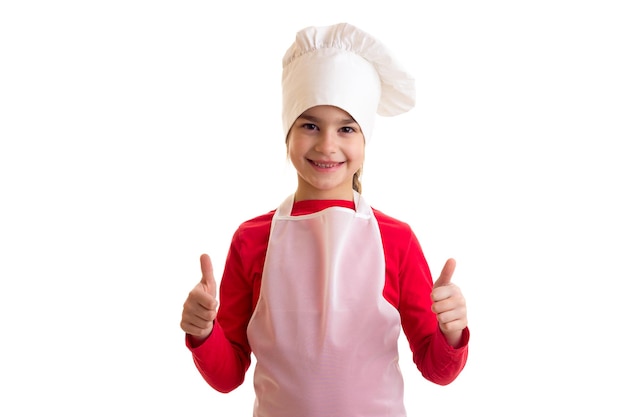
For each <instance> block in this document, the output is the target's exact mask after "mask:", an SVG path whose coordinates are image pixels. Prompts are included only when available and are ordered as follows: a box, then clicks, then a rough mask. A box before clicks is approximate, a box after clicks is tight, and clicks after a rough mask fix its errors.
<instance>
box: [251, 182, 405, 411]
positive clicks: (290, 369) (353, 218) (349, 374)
mask: <svg viewBox="0 0 626 417" xmlns="http://www.w3.org/2000/svg"><path fill="white" fill-rule="evenodd" d="M354 198H355V202H356V203H357V204H356V211H354V210H350V209H347V208H344V207H330V208H327V209H325V210H322V211H320V212H317V213H313V214H309V215H303V216H291V209H292V206H293V195H292V196H290V197H289V198H287V199H286V200H285V201H284V202H283V204H281V206H280V207H279V208H278V209H277V210H276V213H275V214H274V217H273V219H272V226H271V232H270V238H269V244H268V249H267V253H266V259H265V266H264V270H263V277H262V281H261V293H260V296H259V300H258V303H257V306H256V309H255V311H254V313H253V315H252V318H251V319H250V323H249V325H248V339H249V342H250V346H251V348H252V351H253V352H254V355H255V358H256V362H257V363H256V368H255V372H254V387H255V392H256V401H255V405H254V416H255V417H333V416H337V417H383V416H384V417H403V416H406V413H405V409H404V403H403V395H404V384H403V380H402V376H401V373H400V369H399V365H398V348H397V342H398V337H399V335H400V315H399V313H398V311H397V310H396V309H395V308H394V307H393V306H392V305H391V304H389V302H387V301H386V300H385V299H384V298H383V295H382V293H383V286H384V284H385V258H384V252H383V247H382V241H381V237H380V231H379V228H378V222H377V221H376V218H375V217H374V214H373V213H372V210H371V208H370V207H369V206H368V205H367V203H366V202H365V200H364V199H363V198H362V196H361V195H360V194H358V193H356V192H355V193H354Z"/></svg>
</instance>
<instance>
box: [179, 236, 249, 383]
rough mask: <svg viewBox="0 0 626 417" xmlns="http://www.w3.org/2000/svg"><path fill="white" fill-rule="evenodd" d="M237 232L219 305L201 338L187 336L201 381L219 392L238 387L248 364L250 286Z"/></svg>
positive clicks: (225, 271) (222, 282)
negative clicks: (208, 329)
mask: <svg viewBox="0 0 626 417" xmlns="http://www.w3.org/2000/svg"><path fill="white" fill-rule="evenodd" d="M239 239H240V238H239V234H236V235H235V237H234V238H233V241H232V244H231V248H230V250H229V253H228V256H227V258H226V263H225V268H224V274H223V277H222V281H221V284H220V307H219V310H218V312H217V317H216V319H215V321H214V322H213V325H212V331H211V332H210V335H208V337H206V338H204V340H203V339H202V338H201V337H200V338H198V337H196V336H193V335H190V334H189V333H188V334H187V335H186V345H187V347H188V348H189V350H190V351H191V353H192V356H193V361H194V363H195V365H196V367H197V369H198V371H199V372H200V374H201V375H202V377H203V378H204V380H205V381H206V382H207V383H208V384H209V385H211V387H213V388H214V389H215V390H217V391H219V392H230V391H232V390H234V389H235V388H237V387H238V386H240V385H241V384H242V383H243V381H244V377H245V373H246V371H247V370H248V368H249V367H250V362H251V361H250V346H249V344H248V340H247V335H246V328H247V325H248V321H249V319H250V316H251V315H252V305H253V303H252V285H251V279H249V278H247V277H248V275H246V271H245V268H244V265H243V260H242V255H241V245H240V240H239Z"/></svg>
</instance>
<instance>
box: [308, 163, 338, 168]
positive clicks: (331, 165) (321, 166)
mask: <svg viewBox="0 0 626 417" xmlns="http://www.w3.org/2000/svg"><path fill="white" fill-rule="evenodd" d="M313 163H314V164H315V166H318V167H320V168H332V167H334V166H337V165H338V164H320V163H318V162H313Z"/></svg>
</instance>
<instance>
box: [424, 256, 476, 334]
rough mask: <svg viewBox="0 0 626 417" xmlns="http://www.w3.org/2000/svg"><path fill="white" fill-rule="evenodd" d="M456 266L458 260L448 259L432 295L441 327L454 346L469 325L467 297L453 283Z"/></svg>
mask: <svg viewBox="0 0 626 417" xmlns="http://www.w3.org/2000/svg"><path fill="white" fill-rule="evenodd" d="M455 268H456V261H455V260H454V259H448V261H447V262H446V264H445V265H444V267H443V269H442V271H441V275H440V276H439V278H438V279H437V281H435V283H434V284H433V291H432V293H431V295H430V298H431V300H432V302H433V304H432V311H433V313H435V314H436V315H437V321H438V322H439V328H440V329H441V331H442V332H443V334H444V335H445V336H446V339H447V340H448V342H449V343H450V345H452V346H455V345H456V344H458V342H459V341H460V340H461V335H462V332H463V329H465V328H466V327H467V310H466V306H465V297H463V294H462V293H461V289H460V288H459V287H457V286H456V285H454V284H453V283H452V274H453V273H454V269H455Z"/></svg>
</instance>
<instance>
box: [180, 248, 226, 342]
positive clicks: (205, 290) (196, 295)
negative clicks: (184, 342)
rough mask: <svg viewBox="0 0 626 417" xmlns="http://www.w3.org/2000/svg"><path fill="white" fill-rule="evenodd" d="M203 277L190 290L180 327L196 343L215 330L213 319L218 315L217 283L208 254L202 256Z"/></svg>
mask: <svg viewBox="0 0 626 417" xmlns="http://www.w3.org/2000/svg"><path fill="white" fill-rule="evenodd" d="M200 269H201V270H202V278H201V279H200V282H199V283H198V284H196V286H195V287H194V288H193V289H192V290H191V291H190V292H189V296H188V297H187V300H186V301H185V303H184V305H183V315H182V319H181V321H180V327H181V329H183V331H184V332H185V333H187V334H189V335H190V336H191V337H192V339H193V340H194V342H195V343H201V342H203V341H204V340H206V338H207V337H209V335H210V334H211V332H212V331H213V320H215V316H216V315H217V304H218V303H217V298H216V297H217V295H216V294H217V288H216V287H217V285H216V283H215V277H214V275H213V265H212V264H211V259H210V258H209V256H208V255H206V254H203V255H202V256H200Z"/></svg>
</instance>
